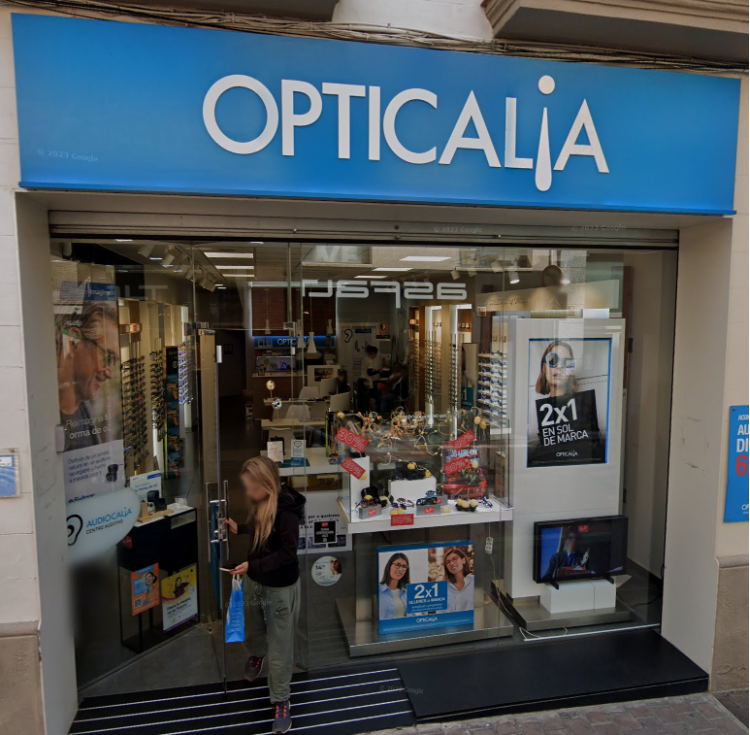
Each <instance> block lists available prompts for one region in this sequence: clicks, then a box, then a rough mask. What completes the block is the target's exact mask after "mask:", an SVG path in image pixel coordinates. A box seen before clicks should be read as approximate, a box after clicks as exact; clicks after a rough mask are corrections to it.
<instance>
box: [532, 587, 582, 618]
mask: <svg viewBox="0 0 750 735" xmlns="http://www.w3.org/2000/svg"><path fill="white" fill-rule="evenodd" d="M539 602H540V603H541V604H542V607H544V608H545V610H548V611H549V612H551V613H553V614H556V613H569V612H579V611H580V610H593V609H594V588H593V586H592V585H591V582H590V581H589V580H588V579H580V580H577V581H576V582H563V583H562V584H561V585H560V586H559V587H558V588H557V589H556V588H555V587H553V586H552V585H551V584H545V585H542V587H541V589H540V590H539Z"/></svg>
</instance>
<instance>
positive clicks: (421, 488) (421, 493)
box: [388, 477, 437, 500]
mask: <svg viewBox="0 0 750 735" xmlns="http://www.w3.org/2000/svg"><path fill="white" fill-rule="evenodd" d="M436 489H437V482H436V480H435V478H434V477H425V478H424V479H423V480H396V481H389V483H388V491H389V492H390V494H391V495H393V497H394V498H407V499H408V500H416V499H417V498H424V497H425V496H426V495H427V491H428V490H432V491H434V490H436Z"/></svg>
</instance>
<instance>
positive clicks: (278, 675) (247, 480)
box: [225, 457, 305, 734]
mask: <svg viewBox="0 0 750 735" xmlns="http://www.w3.org/2000/svg"><path fill="white" fill-rule="evenodd" d="M240 479H241V480H242V484H243V486H244V489H245V495H246V497H247V500H248V505H249V514H248V518H247V522H245V523H237V522H236V521H233V520H231V519H227V520H226V521H225V523H226V525H227V527H228V528H229V530H230V531H231V532H232V533H237V534H247V535H249V536H250V548H249V550H248V553H247V561H246V562H243V563H242V564H239V565H238V566H237V567H235V569H234V570H233V571H232V574H235V575H238V574H246V575H247V576H248V577H249V579H248V580H247V582H246V584H247V585H249V588H248V595H247V599H248V600H249V601H250V604H249V605H248V607H247V608H246V615H245V619H246V626H247V637H248V647H249V652H250V658H249V659H248V661H247V664H246V665H245V678H246V679H247V680H248V681H255V679H257V678H258V676H259V674H260V670H261V668H262V667H263V661H264V659H265V658H266V656H267V657H268V689H269V692H270V696H271V704H273V706H274V723H273V732H274V733H277V734H279V733H285V732H287V731H288V730H289V729H290V728H291V726H292V718H291V714H290V710H289V694H290V692H289V683H290V680H291V678H292V668H293V666H294V632H295V629H296V627H297V620H298V618H299V609H300V581H299V562H298V560H297V543H298V541H299V526H300V522H301V520H302V518H303V516H304V506H305V498H304V497H303V496H302V495H300V493H298V492H297V491H296V490H294V489H293V488H291V487H289V486H288V485H282V484H281V480H280V478H279V471H278V469H277V468H276V465H275V464H274V463H273V462H272V461H271V460H270V459H268V458H267V457H253V459H249V460H248V461H247V462H245V464H244V465H243V466H242V472H241V473H240Z"/></svg>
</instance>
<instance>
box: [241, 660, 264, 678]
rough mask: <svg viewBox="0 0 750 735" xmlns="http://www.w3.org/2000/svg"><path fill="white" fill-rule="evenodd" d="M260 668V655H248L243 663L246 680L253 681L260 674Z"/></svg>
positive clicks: (261, 665) (261, 666) (261, 664)
mask: <svg viewBox="0 0 750 735" xmlns="http://www.w3.org/2000/svg"><path fill="white" fill-rule="evenodd" d="M262 668H263V658H262V657H260V656H250V658H249V659H248V660H247V663H246V664H245V678H246V679H247V680H248V681H255V680H256V679H257V678H258V677H259V676H260V670H261V669H262Z"/></svg>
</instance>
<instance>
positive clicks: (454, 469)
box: [443, 457, 471, 477]
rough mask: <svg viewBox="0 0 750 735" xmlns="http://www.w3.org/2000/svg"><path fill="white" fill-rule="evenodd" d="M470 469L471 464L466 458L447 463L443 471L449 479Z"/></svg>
mask: <svg viewBox="0 0 750 735" xmlns="http://www.w3.org/2000/svg"><path fill="white" fill-rule="evenodd" d="M469 467H471V462H469V460H468V459H466V457H458V459H454V460H451V461H449V462H446V463H445V465H444V466H443V471H444V472H445V474H446V475H447V476H448V477H450V476H451V475H456V474H458V473H459V472H460V471H461V470H465V469H468V468H469Z"/></svg>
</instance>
